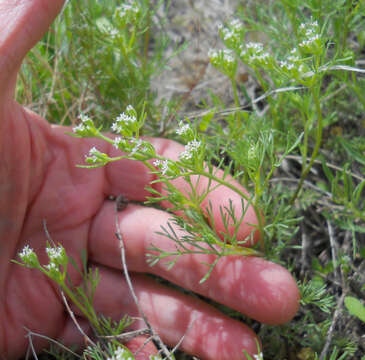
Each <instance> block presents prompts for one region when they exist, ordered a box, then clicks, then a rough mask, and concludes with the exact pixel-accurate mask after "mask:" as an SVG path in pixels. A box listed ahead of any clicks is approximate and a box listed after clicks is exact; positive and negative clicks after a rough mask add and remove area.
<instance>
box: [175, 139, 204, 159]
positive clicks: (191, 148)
mask: <svg viewBox="0 0 365 360" xmlns="http://www.w3.org/2000/svg"><path fill="white" fill-rule="evenodd" d="M200 146H201V142H200V141H198V140H193V141H190V142H189V143H187V144H186V145H185V150H184V151H183V152H182V153H181V154H180V155H179V158H180V160H191V159H192V158H193V157H194V156H195V155H196V153H197V152H198V151H199V148H200Z"/></svg>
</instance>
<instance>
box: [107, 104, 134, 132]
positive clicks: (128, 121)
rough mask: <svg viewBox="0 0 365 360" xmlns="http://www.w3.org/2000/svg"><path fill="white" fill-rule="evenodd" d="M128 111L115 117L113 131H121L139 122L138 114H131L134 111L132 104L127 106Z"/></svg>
mask: <svg viewBox="0 0 365 360" xmlns="http://www.w3.org/2000/svg"><path fill="white" fill-rule="evenodd" d="M126 112H127V113H124V112H122V113H121V114H120V115H119V116H118V117H117V118H116V119H115V122H114V123H113V124H112V126H111V128H112V130H113V131H115V132H117V133H121V132H122V131H123V129H124V128H125V127H129V126H131V125H134V124H135V123H136V122H137V118H136V116H135V115H132V114H131V113H132V112H134V109H133V107H132V106H131V105H128V106H127V109H126Z"/></svg>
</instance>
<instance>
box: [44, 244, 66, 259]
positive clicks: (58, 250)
mask: <svg viewBox="0 0 365 360" xmlns="http://www.w3.org/2000/svg"><path fill="white" fill-rule="evenodd" d="M46 252H47V255H48V257H49V259H50V260H58V259H60V258H61V257H62V256H63V253H62V246H58V247H55V248H54V247H47V248H46Z"/></svg>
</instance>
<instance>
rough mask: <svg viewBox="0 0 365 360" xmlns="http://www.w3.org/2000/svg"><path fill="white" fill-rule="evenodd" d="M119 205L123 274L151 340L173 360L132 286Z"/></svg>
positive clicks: (118, 229)
mask: <svg viewBox="0 0 365 360" xmlns="http://www.w3.org/2000/svg"><path fill="white" fill-rule="evenodd" d="M117 206H118V204H117V205H116V209H115V212H116V214H115V227H116V232H115V236H116V237H117V239H118V241H119V247H120V257H121V261H122V267H123V272H124V276H125V279H126V282H127V285H128V288H129V291H130V293H131V295H132V298H133V300H134V302H135V304H136V306H137V309H138V312H139V314H140V316H141V317H142V319H143V321H144V323H145V324H146V327H147V329H148V331H149V333H150V334H151V338H152V341H153V343H154V344H155V345H156V347H157V348H159V349H160V350H161V352H162V353H163V355H164V356H166V358H167V359H170V360H173V358H172V357H171V354H170V352H169V350H168V349H167V347H166V346H165V344H164V343H163V342H162V340H161V338H160V336H159V335H158V334H157V333H156V332H155V331H154V330H153V328H152V326H151V324H150V322H149V321H148V319H147V317H146V315H145V313H144V311H143V310H142V307H141V305H140V303H139V300H138V298H137V295H136V293H135V291H134V287H133V285H132V281H131V278H130V276H129V271H128V267H127V261H126V256H125V246H124V241H123V237H122V234H121V231H120V226H119V213H118V207H117ZM124 209H125V207H123V210H124Z"/></svg>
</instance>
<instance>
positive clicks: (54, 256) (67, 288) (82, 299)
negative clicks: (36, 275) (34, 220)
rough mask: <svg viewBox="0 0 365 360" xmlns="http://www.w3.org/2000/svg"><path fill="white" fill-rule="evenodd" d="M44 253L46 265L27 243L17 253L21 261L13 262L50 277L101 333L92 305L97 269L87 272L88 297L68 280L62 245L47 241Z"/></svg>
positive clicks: (66, 260)
mask: <svg viewBox="0 0 365 360" xmlns="http://www.w3.org/2000/svg"><path fill="white" fill-rule="evenodd" d="M46 253H47V256H48V259H49V263H48V264H47V265H41V264H40V262H39V260H38V256H37V254H36V253H35V251H34V250H33V249H32V248H30V247H29V245H25V247H24V248H23V250H22V251H21V252H20V253H19V254H18V255H19V258H20V260H21V261H20V262H19V261H16V260H13V262H15V263H17V264H19V265H22V266H25V267H28V268H31V269H37V270H39V271H41V272H42V273H43V274H44V275H45V276H47V277H49V278H50V279H52V280H53V281H54V282H55V283H56V284H57V285H58V286H59V287H60V289H61V290H62V291H63V292H64V293H65V294H66V295H67V296H68V298H69V299H70V300H71V301H72V302H73V303H74V304H75V305H76V306H77V307H78V308H79V309H80V311H81V312H82V313H83V314H84V316H85V317H86V318H87V319H88V320H89V321H90V324H91V325H92V326H93V327H94V328H95V329H96V330H98V331H99V333H101V332H102V329H101V327H100V325H99V321H98V316H97V315H96V312H95V310H94V308H93V306H92V302H93V296H92V295H93V294H94V292H95V289H96V285H97V283H98V281H99V280H98V279H99V276H98V272H97V270H96V271H95V272H94V273H89V274H87V277H88V283H89V285H90V286H91V292H90V294H88V295H91V298H89V296H87V295H86V294H85V293H84V292H83V291H81V289H78V288H74V286H73V285H72V284H70V283H69V281H68V278H67V270H68V264H69V258H68V256H67V254H66V251H65V249H64V247H63V246H62V245H58V246H53V245H51V244H50V243H47V246H46ZM90 271H91V270H90Z"/></svg>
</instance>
